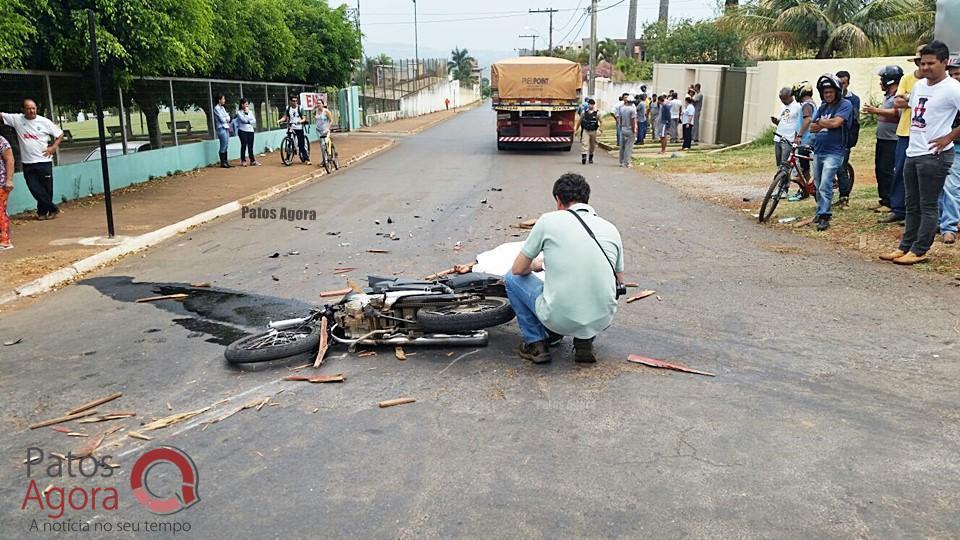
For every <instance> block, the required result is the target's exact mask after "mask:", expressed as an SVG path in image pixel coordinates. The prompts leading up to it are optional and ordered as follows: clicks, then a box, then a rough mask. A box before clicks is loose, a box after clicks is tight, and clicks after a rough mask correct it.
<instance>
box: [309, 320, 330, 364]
mask: <svg viewBox="0 0 960 540" xmlns="http://www.w3.org/2000/svg"><path fill="white" fill-rule="evenodd" d="M327 340H328V337H327V318H326V317H320V348H319V349H318V350H317V359H316V360H314V361H313V367H315V368H318V367H320V364H322V363H323V357H324V356H325V355H326V354H327V348H328V347H329V346H330V344H329V343H328V342H327Z"/></svg>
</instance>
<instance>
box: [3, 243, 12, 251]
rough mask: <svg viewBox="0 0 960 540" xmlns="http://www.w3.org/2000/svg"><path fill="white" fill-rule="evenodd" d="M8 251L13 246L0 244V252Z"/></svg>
mask: <svg viewBox="0 0 960 540" xmlns="http://www.w3.org/2000/svg"><path fill="white" fill-rule="evenodd" d="M9 249H13V244H6V245H4V244H0V251H7V250H9Z"/></svg>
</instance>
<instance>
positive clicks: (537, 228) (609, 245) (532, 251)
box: [504, 173, 623, 364]
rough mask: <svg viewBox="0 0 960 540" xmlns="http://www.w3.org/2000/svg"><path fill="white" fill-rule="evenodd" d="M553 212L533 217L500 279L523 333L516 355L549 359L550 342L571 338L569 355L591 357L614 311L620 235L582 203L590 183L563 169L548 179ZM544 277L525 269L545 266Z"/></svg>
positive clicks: (620, 260) (586, 359) (539, 360)
mask: <svg viewBox="0 0 960 540" xmlns="http://www.w3.org/2000/svg"><path fill="white" fill-rule="evenodd" d="M553 198H554V200H555V201H556V204H557V211H556V212H549V213H546V214H544V215H542V216H540V219H538V220H537V224H536V225H534V227H533V230H531V231H530V236H529V237H528V238H527V241H526V243H524V245H523V248H522V249H521V251H520V255H518V256H517V259H516V261H514V263H513V268H512V270H511V271H510V272H507V275H506V276H504V282H505V284H506V288H507V296H508V297H509V299H510V305H511V306H513V310H514V311H515V312H516V313H517V323H518V324H519V325H520V333H521V334H522V335H523V344H522V345H521V346H520V349H519V351H518V352H519V354H520V357H521V358H525V359H527V360H530V361H531V362H533V363H535V364H545V363H547V362H549V361H550V351H549V350H548V346H549V345H552V344H555V343H559V342H560V340H562V339H563V336H573V347H574V360H575V361H576V362H596V357H595V356H594V355H593V338H594V337H595V336H596V335H597V334H599V333H600V332H601V331H602V330H604V329H605V328H607V327H608V326H610V323H611V322H612V321H613V315H614V313H616V312H617V285H618V284H620V283H622V282H623V243H622V242H621V240H620V232H619V231H617V228H616V227H614V226H613V224H611V223H610V222H608V221H606V220H605V219H603V218H601V217H600V216H598V215H597V213H596V211H594V209H593V208H592V207H591V206H590V205H588V204H587V203H588V202H589V200H590V185H589V184H587V181H586V180H585V179H584V178H583V176H581V175H579V174H572V173H567V174H564V175H563V176H561V177H560V178H559V179H558V180H557V181H556V182H555V183H554V184H553ZM544 269H546V271H545V272H544V276H545V278H546V279H545V281H541V280H540V279H539V278H537V277H536V276H534V275H533V274H531V272H539V271H540V270H544Z"/></svg>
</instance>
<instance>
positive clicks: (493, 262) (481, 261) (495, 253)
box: [473, 242, 543, 281]
mask: <svg viewBox="0 0 960 540" xmlns="http://www.w3.org/2000/svg"><path fill="white" fill-rule="evenodd" d="M521 248H523V242H507V243H506V244H500V245H499V246H497V247H495V248H493V249H491V250H490V251H484V252H483V253H481V254H479V255H477V264H475V265H474V266H473V271H474V272H483V273H486V274H494V275H497V276H505V275H506V274H507V272H509V271H510V269H511V268H512V267H513V261H515V260H516V259H517V255H519V254H520V249H521ZM533 275H535V276H537V277H538V278H540V280H541V281H543V272H534V273H533Z"/></svg>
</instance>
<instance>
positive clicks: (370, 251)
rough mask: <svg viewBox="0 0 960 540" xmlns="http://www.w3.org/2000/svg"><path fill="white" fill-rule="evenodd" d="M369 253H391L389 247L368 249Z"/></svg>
mask: <svg viewBox="0 0 960 540" xmlns="http://www.w3.org/2000/svg"><path fill="white" fill-rule="evenodd" d="M367 253H390V250H388V249H368V250H367Z"/></svg>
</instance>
